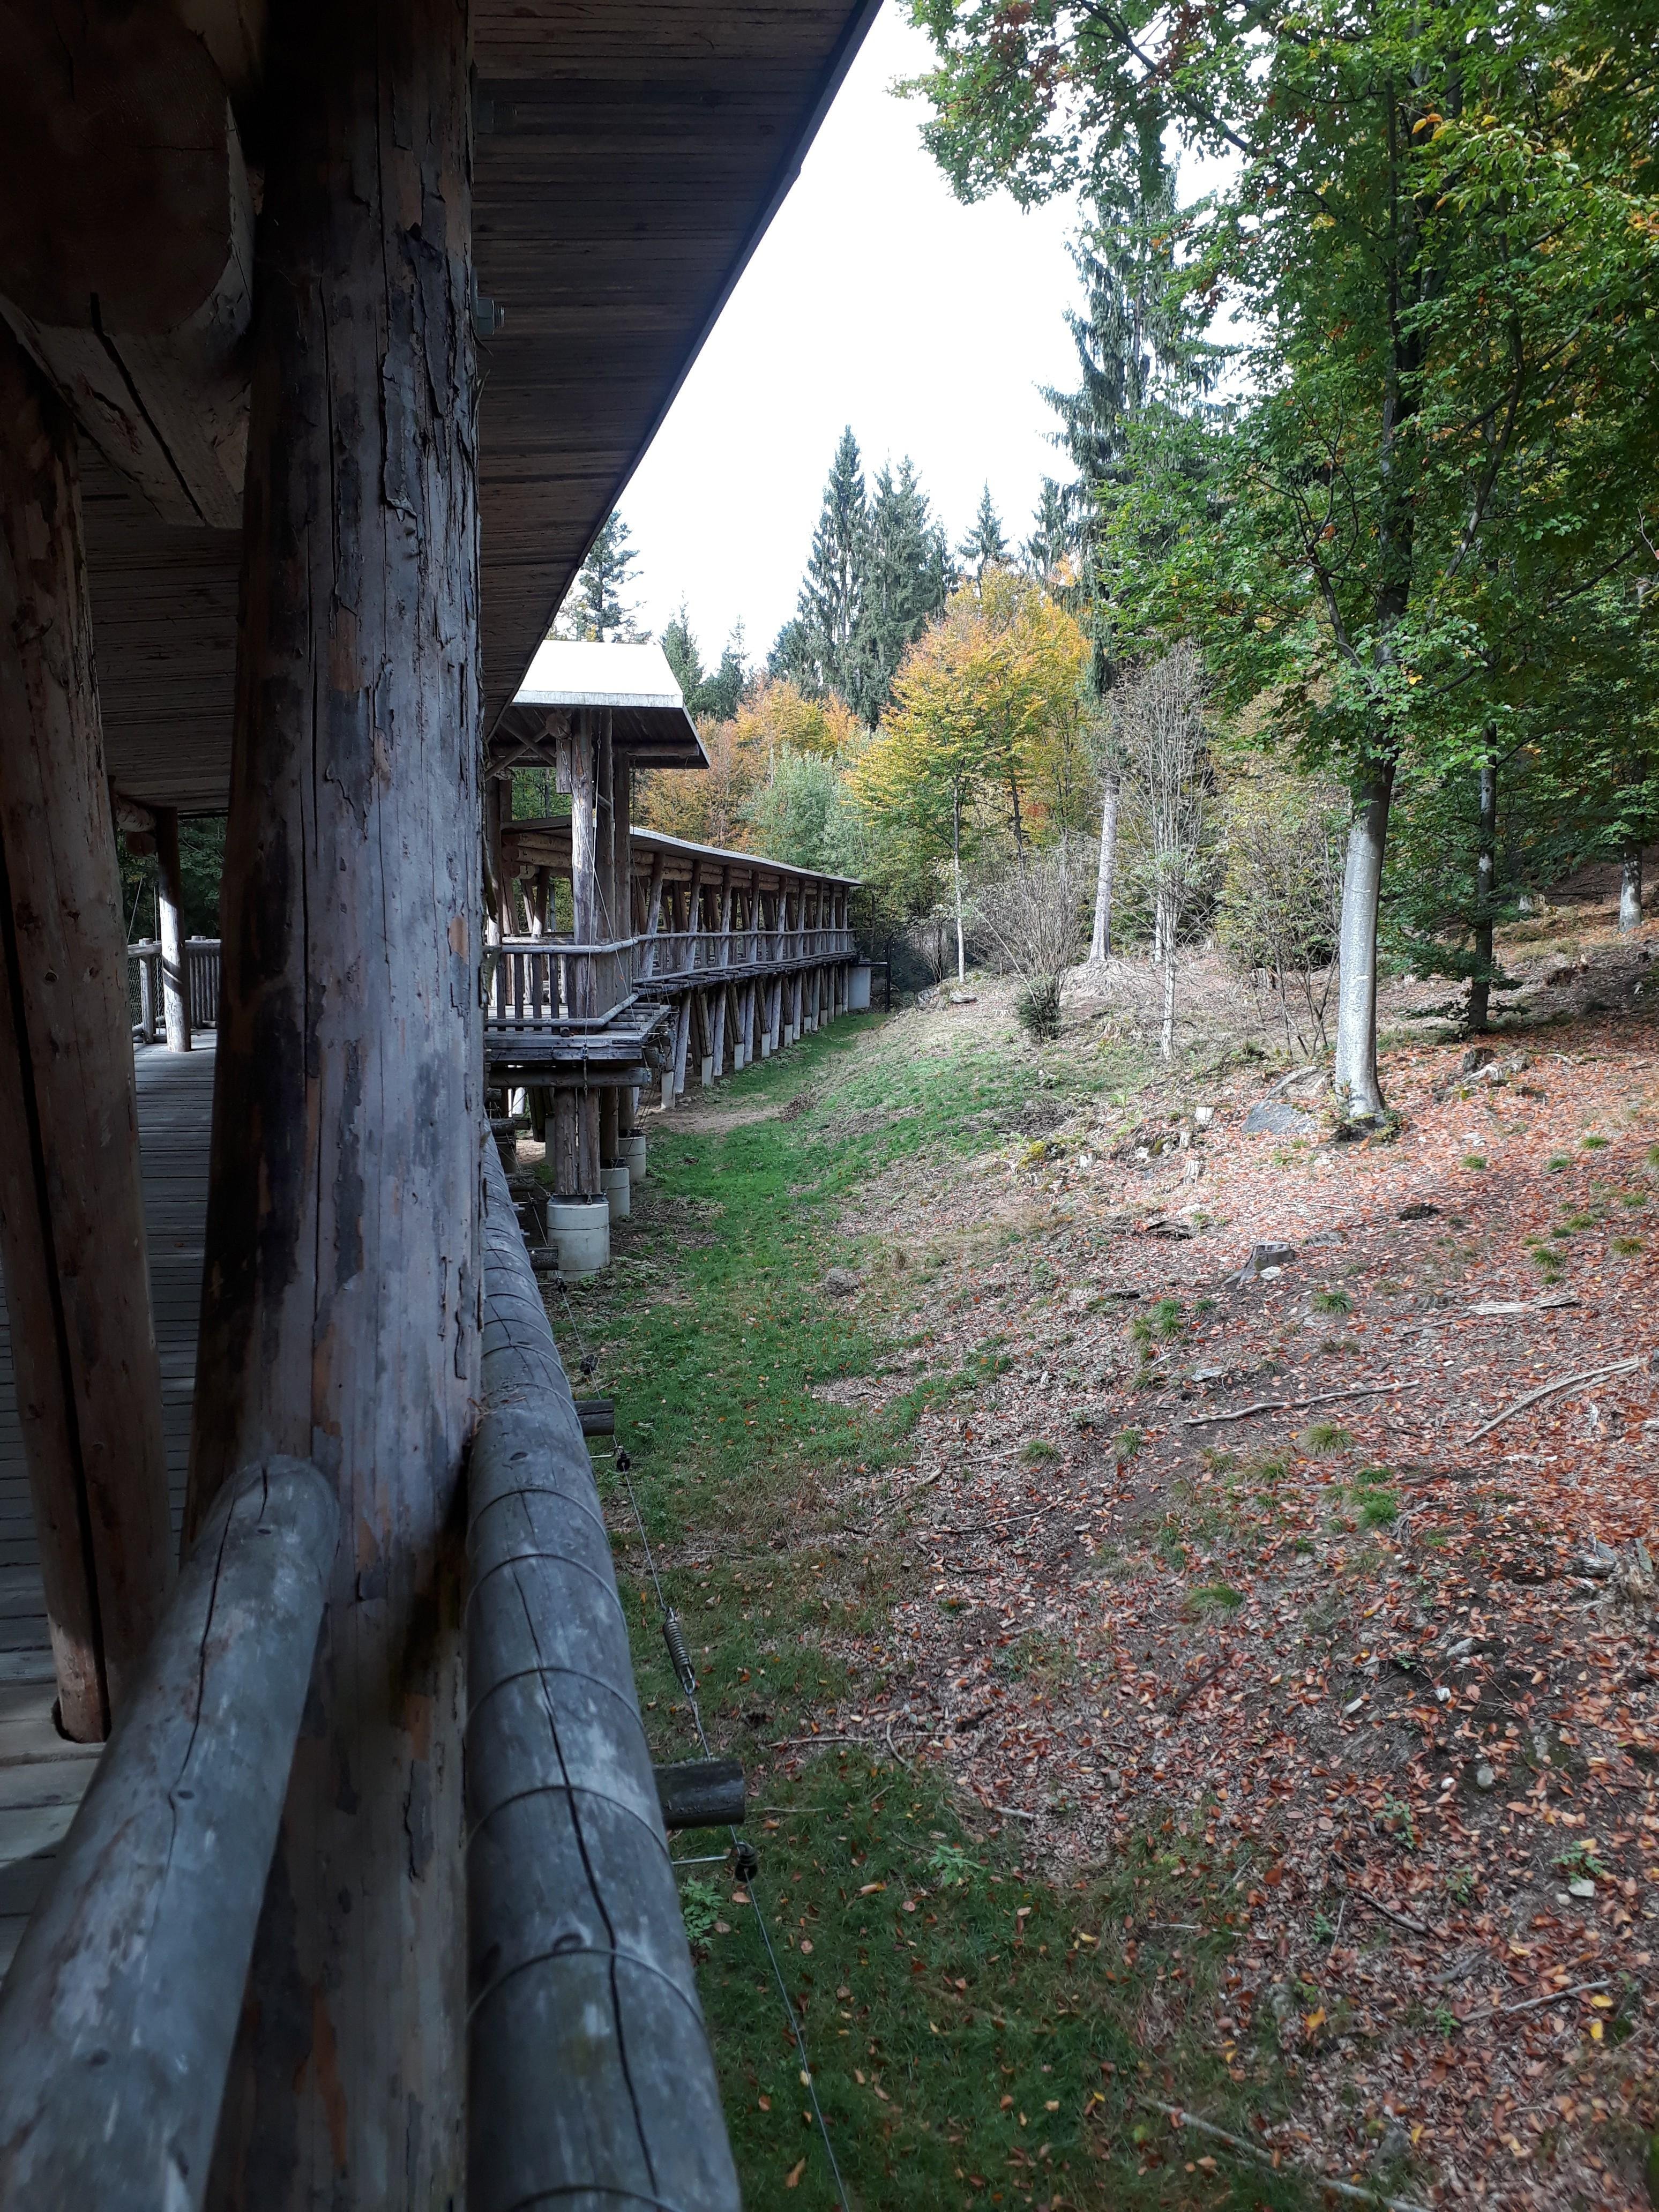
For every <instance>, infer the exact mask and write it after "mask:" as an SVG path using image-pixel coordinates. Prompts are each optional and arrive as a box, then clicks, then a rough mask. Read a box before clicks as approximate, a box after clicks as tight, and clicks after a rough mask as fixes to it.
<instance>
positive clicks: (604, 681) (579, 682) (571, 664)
mask: <svg viewBox="0 0 1659 2212" xmlns="http://www.w3.org/2000/svg"><path fill="white" fill-rule="evenodd" d="M513 705H514V706H515V707H623V708H628V707H632V708H636V709H638V708H653V707H654V708H665V709H666V710H667V711H668V712H670V713H675V714H684V712H685V701H684V698H683V697H682V696H681V693H680V687H679V685H678V684H677V683H676V682H675V681H674V671H673V670H672V669H671V667H670V666H669V665H668V656H667V654H666V653H664V651H663V649H662V647H660V646H659V645H657V644H655V643H654V642H653V643H647V644H645V645H622V644H614V645H597V644H592V643H589V642H588V641H586V640H582V639H571V638H563V637H550V638H548V639H546V640H545V641H544V642H543V644H541V645H540V646H539V647H538V648H537V651H536V657H535V659H533V660H532V662H531V664H530V666H529V668H528V669H527V670H526V674H525V679H524V682H523V683H522V684H520V686H519V689H518V692H517V694H516V695H515V696H514V698H513Z"/></svg>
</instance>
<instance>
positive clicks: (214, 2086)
mask: <svg viewBox="0 0 1659 2212" xmlns="http://www.w3.org/2000/svg"><path fill="white" fill-rule="evenodd" d="M339 1520H340V1515H339V1506H338V1504H337V1501H336V1499H335V1496H334V1492H333V1491H332V1489H331V1486H330V1485H329V1484H328V1482H327V1481H326V1480H325V1479H324V1477H323V1476H322V1475H321V1474H319V1472H318V1471H317V1469H316V1468H314V1467H313V1465H312V1464H311V1463H310V1462H309V1461H308V1460H292V1459H271V1460H269V1461H267V1462H264V1464H263V1465H261V1466H257V1467H253V1468H245V1469H244V1470H243V1471H242V1473H241V1474H240V1475H238V1476H236V1477H235V1478H234V1480H232V1481H230V1482H229V1483H228V1484H227V1485H226V1486H225V1489H224V1491H223V1492H222V1493H221V1496H220V1498H219V1502H218V1504H217V1505H216V1507H215V1508H214V1510H213V1511H212V1512H211V1514H210V1516H209V1517H208V1520H207V1522H206V1525H205V1527H204V1528H203V1530H202V1533H201V1534H200V1535H199V1536H198V1537H197V1541H196V1544H195V1547H194V1548H193V1549H192V1551H191V1555H190V1558H189V1559H188V1560H186V1562H185V1566H184V1570H183V1571H182V1572H181V1574H180V1575H179V1581H178V1584H177V1586H176V1588H175V1589H174V1590H173V1595H172V1598H171V1600H170V1601H169V1603H168V1607H167V1612H166V1613H165V1614H164V1615H163V1617H162V1620H161V1626H160V1627H159V1628H158V1629H157V1631H156V1632H155V1638H154V1640H153V1641H152V1643H151V1645H150V1648H149V1651H148V1652H147V1653H146V1654H145V1656H144V1660H143V1665H142V1667H141V1668H140V1669H139V1672H138V1675H137V1679H136V1680H135V1681H134V1682H133V1684H132V1686H131V1689H130V1690H129V1692H128V1694H127V1699H126V1703H125V1705H124V1706H123V1708H122V1710H121V1711H120V1712H119V1713H118V1715H117V1717H116V1723H115V1732H114V1734H113V1735H112V1737H111V1739H110V1741H109V1744H108V1747H107V1748H106V1750H105V1752H104V1754H103V1756H102V1758H101V1759H100V1760H99V1762H98V1767H97V1771H96V1772H95V1773H94V1776H93V1778H92V1781H91V1784H89V1786H88V1790H87V1794H86V1796H84V1797H83V1798H82V1801H81V1806H80V1809H79V1811H78V1812H77V1813H76V1816H75V1819H74V1821H73V1822H72V1824H71V1825H70V1831H69V1833H68V1835H67V1836H66V1837H65V1838H64V1841H63V1844H61V1846H60V1847H59V1850H58V1859H57V1863H56V1865H55V1866H54V1867H53V1869H52V1875H51V1879H50V1880H49V1881H48V1883H47V1885H46V1890H45V1892H44V1893H43V1894H42V1896H41V1898H40V1903H39V1904H38V1905H36V1906H35V1909H34V1913H33V1917H32V1918H31V1920H30V1922H29V1924H28V1926H27V1929H25V1931H24V1935H23V1940H22V1942H21V1944H20V1945H19V1947H18V1951H17V1956H16V1958H15V1960H13V1962H12V1966H11V1971H10V1972H9V1974H8V1975H7V1977H6V1981H5V1988H4V1992H3V1995H0V2204H3V2205H5V2206H7V2207H8V2208H9V2207H12V2206H18V2207H21V2206H24V2205H40V2206H41V2207H42V2208H43V2212H44V2208H45V2207H46V2206H58V2205H63V2206H65V2207H68V2206H70V2205H76V2206H79V2205H87V2206H92V2205H96V2206H98V2207H99V2208H100V2212H155V2208H157V2207H161V2206H166V2207H168V2208H174V2207H176V2208H178V2212H196V2208H197V2207H199V2206H200V2204H201V2203H202V2201H203V2198H204V2195H205V2194H206V2190H207V2179H208V2167H209V2164H210V2158H211V2154H212V2150H213V2138H214V2134H215V2130H216V2126H217V2124H218V2118H219V2106H220V2101H221V2099H222V2095H223V2093H224V2085H225V2076H226V2073H227V2070H228V2067H229V2064H230V2056H231V2046H232V2045H233V2043H234V2040H235V2035H236V2024H237V2021H238V2020H239V2019H240V2016H241V2011H242V1999H243V1993H244V1988H245V1984H246V1980H247V1969H248V1960H249V1958H250V1956H251V1954H252V1950H253V1936H254V1929H255V1927H256V1925H257V1924H258V1917H259V1906H260V1903H261V1900H262V1899H263V1898H264V1889H265V1877H266V1875H267V1873H268V1871H269V1869H270V1860H271V1853H272V1851H273V1850H274V1849H275V1847H276V1830H277V1824H278V1821H279V1820H280V1818H281V1815H282V1810H283V1796H284V1794H285V1792H286V1790H287V1785H288V1772H289V1766H290V1765H291V1764H292V1762H293V1757H294V1745H295V1738H296V1736H297V1735H298V1734H299V1729H300V1721H301V1716H302V1715H303V1713H304V1711H305V1702H306V1688H307V1684H308V1683H309V1681H310V1680H311V1667H312V1658H313V1653H314V1651H315V1650H316V1644H317V1630H318V1625H319V1622H320V1621H321V1620H322V1616H323V1604H324V1600H325V1595H326V1593H327V1589H328V1582H329V1575H330V1571H331V1561H332V1559H333V1557H334V1552H335V1546H336V1541H337V1534H338V1530H339Z"/></svg>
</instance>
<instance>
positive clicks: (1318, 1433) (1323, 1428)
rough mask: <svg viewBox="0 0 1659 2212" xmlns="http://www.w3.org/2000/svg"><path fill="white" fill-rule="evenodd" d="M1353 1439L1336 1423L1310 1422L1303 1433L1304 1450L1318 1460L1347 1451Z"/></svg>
mask: <svg viewBox="0 0 1659 2212" xmlns="http://www.w3.org/2000/svg"><path fill="white" fill-rule="evenodd" d="M1352 1442H1353V1438H1352V1437H1351V1436H1350V1435H1349V1434H1348V1432H1347V1431H1346V1429H1344V1428H1339V1427H1338V1425H1337V1424H1336V1423H1335V1422H1334V1421H1310V1423H1309V1424H1308V1426H1307V1427H1306V1428H1305V1429H1304V1431H1302V1449H1303V1450H1304V1451H1305V1452H1310V1453H1312V1454H1313V1455H1315V1457H1316V1458H1323V1457H1326V1456H1327V1455H1329V1454H1330V1453H1332V1452H1340V1451H1346V1449H1348V1446H1349V1445H1350V1444H1351V1443H1352Z"/></svg>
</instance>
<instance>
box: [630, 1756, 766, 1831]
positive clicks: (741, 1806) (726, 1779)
mask: <svg viewBox="0 0 1659 2212" xmlns="http://www.w3.org/2000/svg"><path fill="white" fill-rule="evenodd" d="M652 1771H653V1773H654V1774H655V1776H656V1779H657V1802H658V1803H659V1805H660V1806H661V1807H662V1824H663V1826H664V1827H665V1828H671V1829H678V1828H735V1827H738V1826H741V1825H742V1822H743V1818H744V1811H745V1809H746V1806H747V1799H746V1796H745V1791H744V1778H743V1762H742V1761H741V1760H740V1759H687V1760H685V1761H684V1763H683V1764H682V1765H678V1766H659V1767H654V1768H653V1770H652Z"/></svg>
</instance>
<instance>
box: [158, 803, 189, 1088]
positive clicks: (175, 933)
mask: <svg viewBox="0 0 1659 2212" xmlns="http://www.w3.org/2000/svg"><path fill="white" fill-rule="evenodd" d="M155 890H156V898H155V905H156V909H157V915H158V918H159V921H160V924H161V927H160V931H159V935H160V937H161V1018H162V1020H163V1022H164V1024H165V1025H166V1028H167V1050H168V1051H169V1052H188V1051H189V1050H190V975H189V971H188V969H186V967H185V962H186V961H187V960H188V958H189V957H190V956H189V955H188V953H187V952H186V951H185V883H184V872H183V870H182V868H181V867H180V866H179V810H178V808H177V807H175V806H158V807H157V808H156V810H155Z"/></svg>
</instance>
